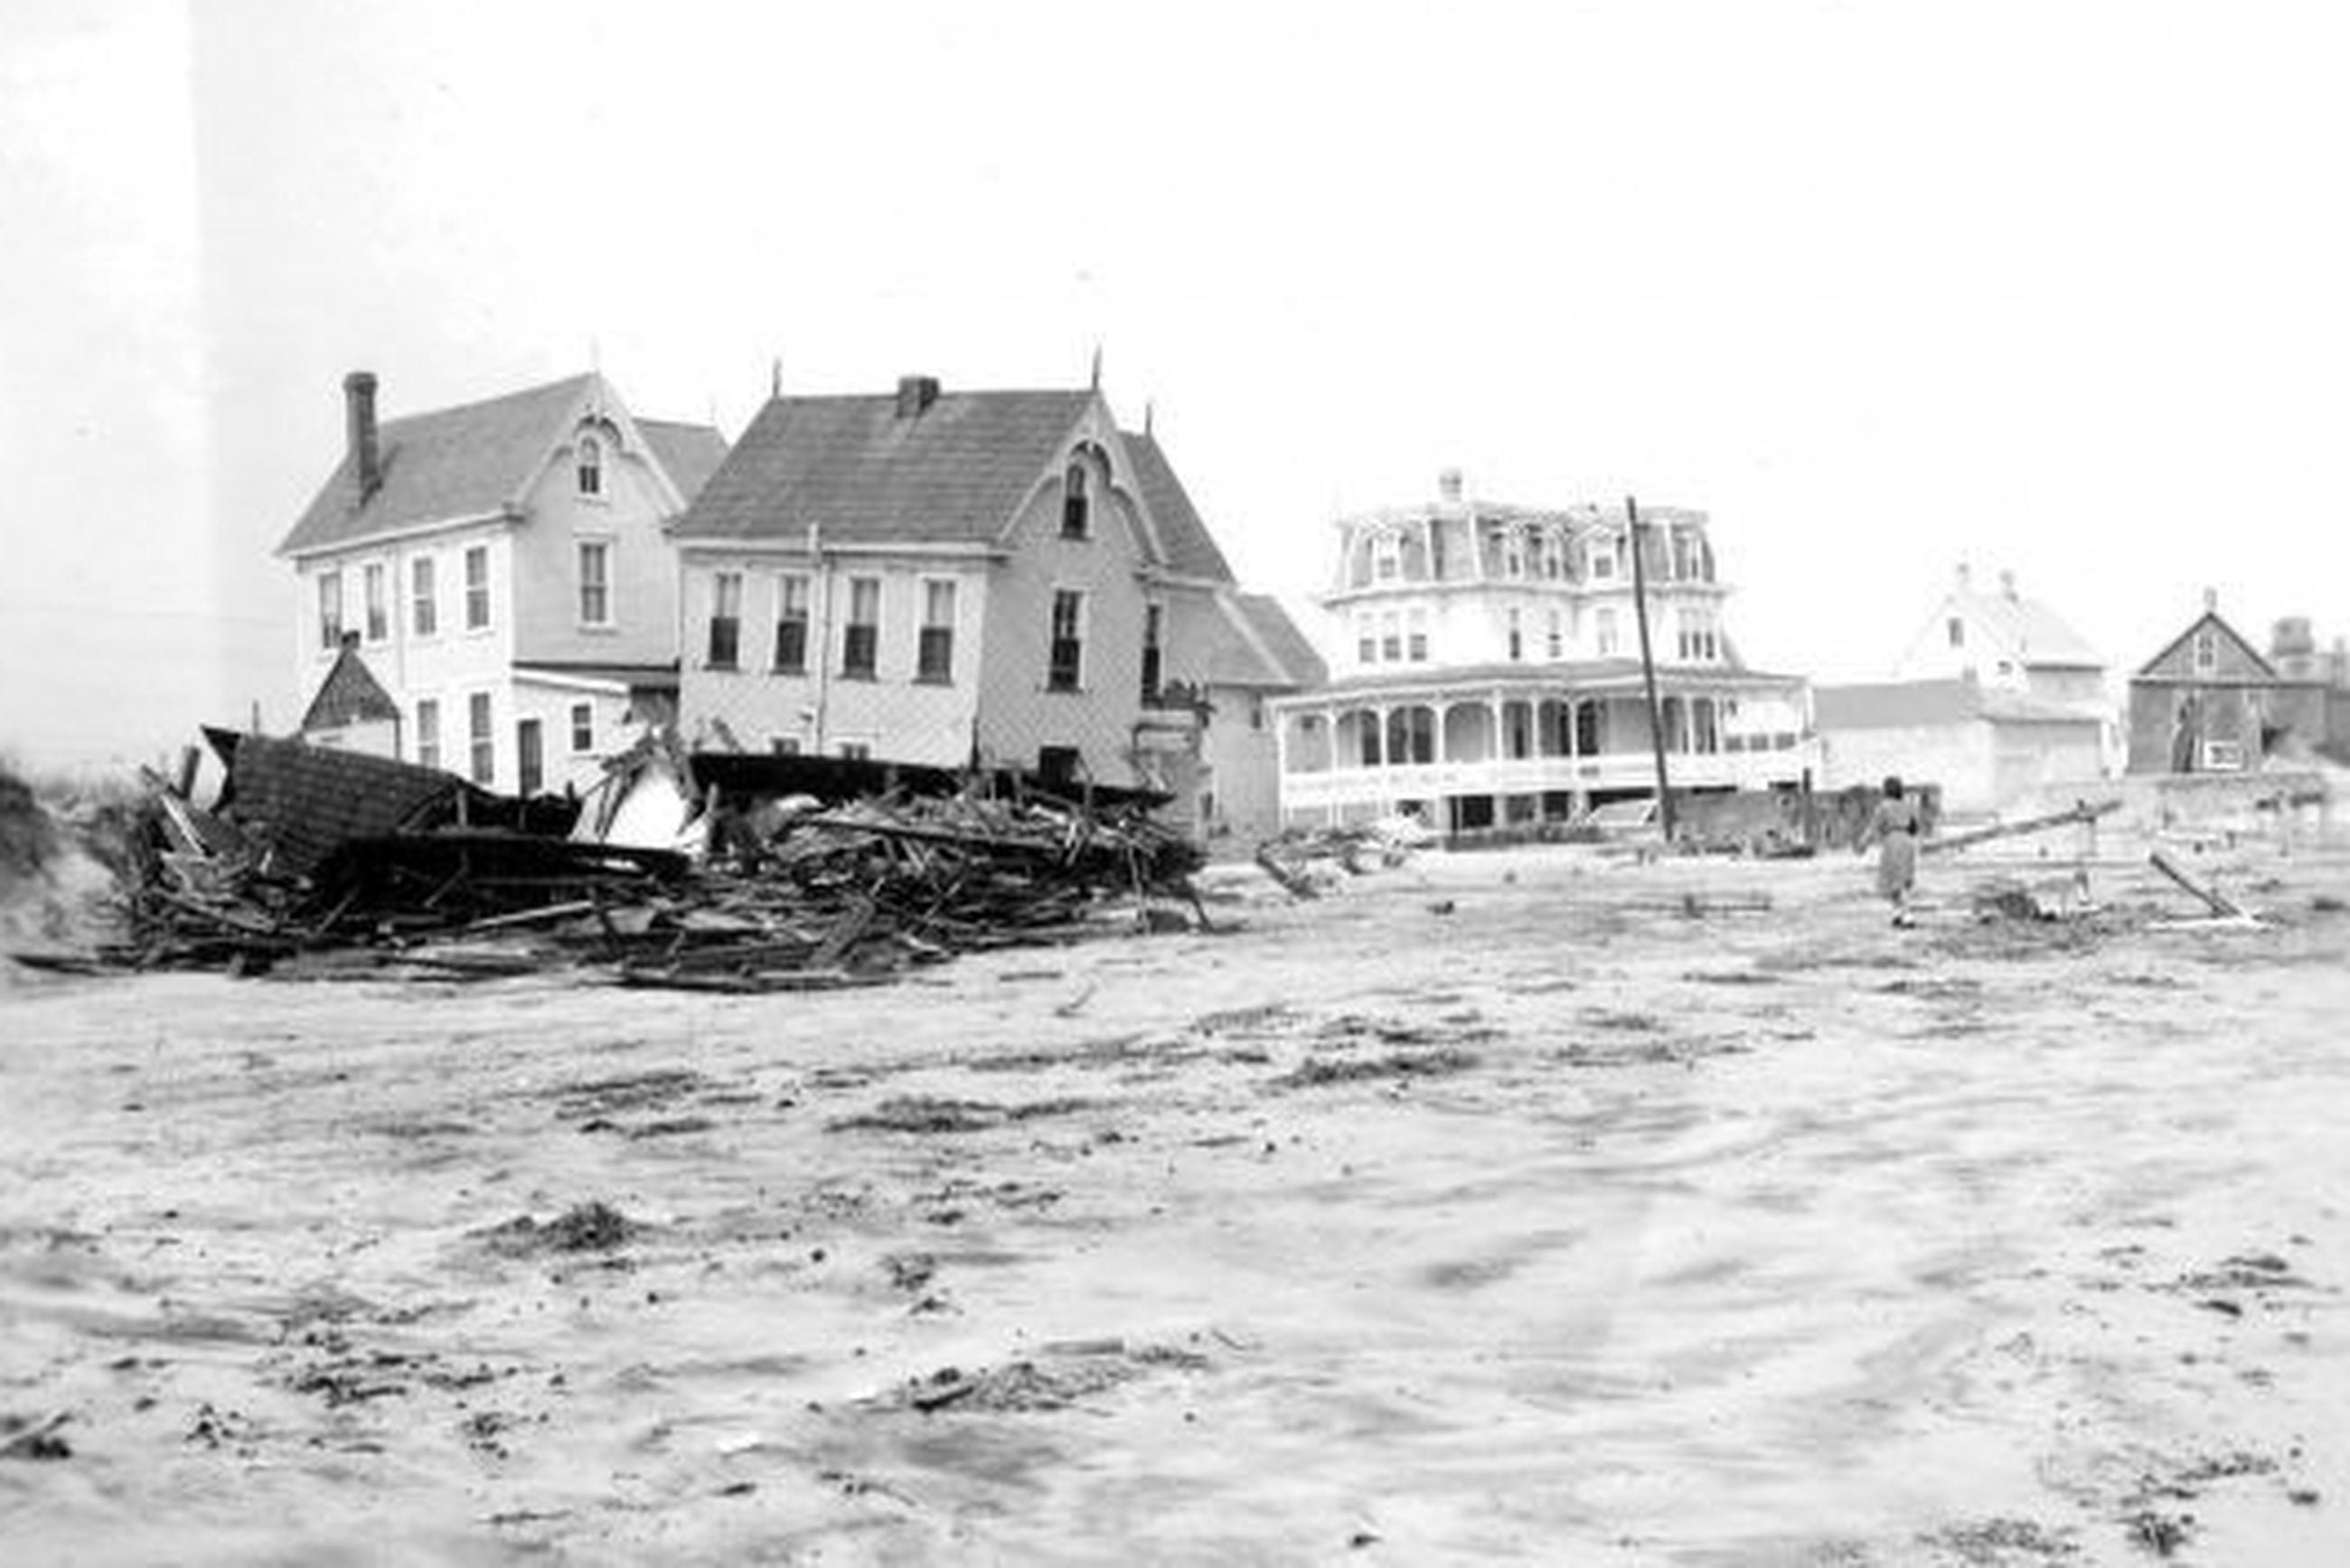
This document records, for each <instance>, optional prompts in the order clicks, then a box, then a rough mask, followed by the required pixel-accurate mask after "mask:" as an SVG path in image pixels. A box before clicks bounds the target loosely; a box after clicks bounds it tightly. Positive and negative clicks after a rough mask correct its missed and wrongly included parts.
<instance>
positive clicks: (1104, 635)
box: [979, 480, 1150, 784]
mask: <svg viewBox="0 0 2350 1568" xmlns="http://www.w3.org/2000/svg"><path fill="white" fill-rule="evenodd" d="M1099 493H1100V492H1097V494H1099ZM1060 519H1061V486H1060V483H1059V482H1058V480H1055V481H1053V482H1051V483H1047V484H1045V486H1043V487H1042V488H1041V489H1040V490H1039V491H1038V492H1037V493H1035V495H1034V496H1032V497H1031V498H1030V501H1029V503H1028V504H1027V505H1026V506H1025V507H1024V508H1023V509H1022V511H1021V513H1020V515H1019V517H1018V519H1017V521H1015V522H1014V524H1013V527H1012V529H1011V531H1010V533H1009V535H1008V536H1007V538H1006V540H1005V544H1006V545H1007V548H1008V550H1009V559H1007V560H1006V561H1005V562H1004V563H1003V566H1001V567H1000V568H999V569H998V572H997V575H996V578H995V581H994V583H993V587H992V590H991V592H990V594H989V596H988V601H989V602H988V616H987V624H986V628H985V631H984V638H985V644H984V649H983V659H982V662H981V689H980V702H979V744H980V750H981V752H982V753H983V754H984V755H986V756H988V757H990V758H992V759H993V760H995V761H998V762H1002V763H1023V764H1028V763H1035V761H1036V758H1037V755H1038V753H1039V752H1040V750H1041V749H1042V748H1045V747H1047V746H1066V747H1073V748H1075V749H1076V751H1077V752H1078V753H1080V755H1082V757H1083V758H1084V761H1085V766H1086V768H1087V771H1088V772H1089V773H1090V774H1091V775H1092V777H1093V778H1094V779H1095V780H1096V781H1097V782H1099V783H1102V784H1129V783H1133V782H1136V780H1137V777H1138V775H1137V773H1136V770H1135V768H1134V766H1133V764H1132V763H1131V762H1130V761H1129V759H1128V753H1129V752H1130V751H1131V749H1132V746H1133V742H1134V727H1135V722H1136V721H1137V720H1139V718H1141V716H1142V624H1143V614H1142V612H1143V607H1144V605H1145V603H1146V602H1148V599H1149V597H1150V596H1149V594H1148V593H1146V591H1145V588H1144V587H1143V585H1142V583H1141V582H1140V581H1139V578H1138V576H1137V571H1138V568H1139V566H1140V564H1141V560H1142V556H1141V552H1140V547H1139V544H1138V542H1137V538H1136V534H1137V530H1138V527H1139V524H1138V521H1137V514H1136V509H1135V506H1134V503H1133V501H1132V499H1131V493H1130V492H1126V491H1113V492H1111V493H1109V495H1108V496H1107V504H1097V506H1095V508H1094V511H1093V519H1092V524H1091V526H1090V529H1089V537H1087V538H1085V539H1081V540H1080V539H1064V538H1062V537H1061V536H1060ZM1061 589H1075V590H1076V591H1077V592H1080V593H1082V594H1084V595H1085V618H1084V622H1083V639H1084V643H1085V648H1084V655H1083V661H1082V664H1081V666H1080V673H1079V678H1078V685H1079V688H1080V689H1079V690H1078V691H1047V690H1046V689H1045V673H1046V670H1047V668H1048V666H1049V663H1050V653H1051V641H1052V607H1053V596H1054V594H1055V591H1057V590H1061Z"/></svg>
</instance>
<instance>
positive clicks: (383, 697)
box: [302, 637, 400, 733]
mask: <svg viewBox="0 0 2350 1568" xmlns="http://www.w3.org/2000/svg"><path fill="white" fill-rule="evenodd" d="M399 718H400V708H399V706H398V704H396V703H394V702H393V701H392V700H391V693H390V692H389V691H385V690H384V689H383V686H382V684H381V682H380V681H378V680H376V678H375V672H374V671H372V670H369V668H368V667H367V660H366V659H362V658H360V657H359V643H358V640H357V639H356V638H355V637H354V638H350V639H346V640H345V641H344V643H343V647H342V651H341V652H339V653H338V654H336V655H335V662H334V664H333V666H332V667H331V668H330V669H328V671H327V678H326V679H325V680H321V681H320V682H318V694H317V696H316V697H313V698H311V699H310V711H308V712H307V713H305V714H303V715H302V729H303V732H305V733H307V732H310V731H313V730H339V729H341V728H342V727H343V726H344V725H346V724H364V723H374V722H382V721H384V720H391V721H393V722H397V721H398V720H399Z"/></svg>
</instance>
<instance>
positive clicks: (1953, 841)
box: [1919, 800, 2122, 855]
mask: <svg viewBox="0 0 2350 1568" xmlns="http://www.w3.org/2000/svg"><path fill="white" fill-rule="evenodd" d="M2121 805H2122V803H2121V802H2120V801H2118V800H2107V801H2100V802H2098V803H2097V804H2096V805H2090V804H2089V803H2088V802H2087V801H2085V800H2082V801H2074V803H2073V804H2072V805H2069V806H2067V807H2065V808H2064V810H2063V811H2052V812H2049V813H2047V814H2046V815H2042V816H2027V817H2024V818H2023V819H2022V820H2021V821H2018V822H1995V823H1992V824H1991V826H1988V827H1978V828H1973V829H1971V830H1970V831H1968V832H1965V833H1954V834H1952V835H1950V836H1949V837H1947V838H1929V839H1927V840H1925V841H1924V842H1923V843H1922V844H1921V845H1920V846H1919V848H1920V850H1921V851H1922V852H1923V853H1925V854H1928V855H1943V854H1947V853H1949V852H1950V851H1951V850H1953V849H1964V848H1966V847H1967V846H1969V845H1973V844H1987V843H1989V842H1991V840H1992V839H1994V838H2013V837H2015V836H2018V835H2019V834H2025V833H2045V832H2046V831H2048V830H2049V829H2050V828H2052V827H2065V826H2071V825H2072V824H2074V823H2084V824H2086V823H2094V822H2095V821H2096V820H2097V818H2099V817H2101V816H2104V815H2106V814H2107V813H2108V812H2115V811H2119V810H2120V809H2121Z"/></svg>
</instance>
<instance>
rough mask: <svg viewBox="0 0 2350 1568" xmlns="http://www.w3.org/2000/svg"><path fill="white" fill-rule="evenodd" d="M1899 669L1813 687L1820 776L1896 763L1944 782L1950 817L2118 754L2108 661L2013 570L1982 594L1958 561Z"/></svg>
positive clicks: (2077, 775) (1872, 778) (2065, 781)
mask: <svg viewBox="0 0 2350 1568" xmlns="http://www.w3.org/2000/svg"><path fill="white" fill-rule="evenodd" d="M1894 668H1895V672H1896V675H1897V676H1898V679H1896V680H1890V681H1871V682H1863V683H1860V684H1856V685H1842V686H1822V687H1818V688H1816V689H1815V690H1814V692H1813V694H1812V716H1813V721H1814V724H1815V725H1816V726H1817V730H1818V734H1819V741H1820V783H1821V784H1823V785H1825V787H1827V788H1829V789H1847V788H1850V787H1852V786H1854V785H1856V784H1861V785H1867V784H1877V783H1879V782H1881V781H1882V780H1883V779H1885V778H1886V777H1887V775H1888V774H1898V775H1899V776H1900V777H1901V778H1903V779H1905V780H1908V781H1909V782H1911V783H1914V784H1937V785H1939V786H1940V800H1941V808H1942V810H1943V811H1944V812H1945V813H1946V814H1948V815H1955V816H1972V815H1994V814H1998V813H2002V812H2009V811H2012V810H2014V809H2017V808H2019V807H2021V806H2022V805H2027V804H2032V803H2036V802H2039V801H2041V800H2043V799H2044V798H2046V797H2048V796H2051V795H2054V794H2066V793H2068V792H2074V793H2077V792H2081V791H2085V790H2087V789H2089V788H2091V787H2092V786H2094V785H2095V784H2097V783H2099V782H2100V781H2101V780H2103V779H2104V778H2105V777H2106V775H2108V774H2110V773H2112V772H2113V771H2114V768H2115V765H2116V763H2117V762H2118V760H2119V747H2120V727H2119V725H2118V723H2117V722H2116V711H2117V709H2116V704H2115V703H2114V702H2113V701H2112V700H2111V699H2110V698H2109V697H2108V695H2107V693H2106V664H2105V659H2103V658H2102V657H2101V656H2100V655H2099V654H2098V653H2097V651H2096V650H2095V649H2093V648H2091V647H2090V646H2089V644H2088V643H2087V641H2086V640H2085V639H2083V638H2082V637H2081V636H2080V634H2078V633H2077V632H2075V631H2074V629H2073V628H2071V627H2070V626H2069V625H2067V624H2066V623H2065V621H2064V618H2063V617H2062V616H2060V615H2058V614H2057V613H2056V611H2055V610H2054V609H2053V608H2051V607H2049V606H2048V605H2046V604H2045V603H2043V602H2042V601H2041V600H2039V599H2035V598H2028V597H2024V596H2023V595H2022V594H2021V593H2019V592H2017V590H2016V586H2015V574H2014V573H2012V572H2002V573H2001V574H2000V575H1999V589H1998V591H1997V592H1995V593H1981V592H1979V591H1977V590H1976V588H1975V586H1974V581H1973V574H1972V573H1971V572H1970V570H1969V569H1968V568H1967V567H1966V566H1960V567H1959V569H1958V573H1957V576H1956V577H1955V579H1954V580H1953V582H1952V584H1951V586H1950V588H1949V589H1948V590H1947V591H1946V592H1945V593H1944V594H1943V595H1942V597H1941V598H1940V599H1939V600H1938V601H1937V602H1936V603H1935V605H1934V607H1933V609H1932V611H1931V612H1930V613H1929V615H1928V616H1927V617H1926V621H1925V624H1924V626H1922V627H1921V628H1919V629H1918V635H1917V636H1916V637H1915V638H1913V639H1911V640H1910V643H1909V646H1908V649H1905V650H1904V651H1903V652H1902V655H1901V657H1900V659H1898V661H1897V662H1896V664H1895V667H1894Z"/></svg>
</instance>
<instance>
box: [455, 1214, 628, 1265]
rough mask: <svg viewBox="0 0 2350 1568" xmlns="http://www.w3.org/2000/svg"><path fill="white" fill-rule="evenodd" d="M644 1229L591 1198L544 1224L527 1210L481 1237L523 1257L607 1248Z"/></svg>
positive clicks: (492, 1247) (498, 1248) (495, 1248)
mask: <svg viewBox="0 0 2350 1568" xmlns="http://www.w3.org/2000/svg"><path fill="white" fill-rule="evenodd" d="M643 1230H644V1227H643V1226H642V1225H641V1224H639V1223H638V1222H637V1221H636V1220H630V1219H629V1218H628V1217H627V1216H626V1215H624V1214H622V1213H621V1212H620V1211H619V1210H617V1209H614V1208H611V1207H610V1206H609V1205H608V1204H604V1203H600V1202H589V1203H581V1204H576V1205H574V1206H573V1207H572V1208H569V1209H567V1210H564V1211H563V1213H562V1214H561V1216H559V1217H558V1218H556V1219H554V1220H548V1221H547V1222H546V1224H543V1225H542V1224H540V1223H539V1222H538V1221H537V1220H534V1219H532V1218H531V1217H530V1216H529V1215H527V1214H522V1215H517V1216H516V1217H515V1218H514V1219H512V1220H507V1221H505V1223H504V1224H502V1225H494V1226H492V1227H491V1228H490V1229H489V1230H487V1231H483V1232H482V1240H483V1241H484V1243H485V1244H487V1245H488V1247H489V1248H490V1250H491V1251H494V1252H502V1253H504V1254H505V1255H506V1256H508V1257H514V1258H521V1257H530V1256H532V1255H534V1254H536V1253H540V1252H608V1251H612V1250H613V1249H615V1248H617V1247H621V1246H625V1245H626V1244H627V1243H628V1242H629V1240H630V1239H631V1238H633V1237H635V1236H636V1235H638V1234H639V1232H641V1231H643Z"/></svg>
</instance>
